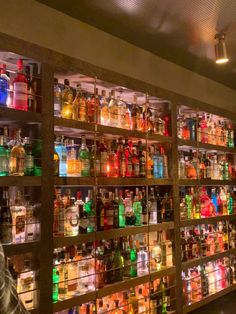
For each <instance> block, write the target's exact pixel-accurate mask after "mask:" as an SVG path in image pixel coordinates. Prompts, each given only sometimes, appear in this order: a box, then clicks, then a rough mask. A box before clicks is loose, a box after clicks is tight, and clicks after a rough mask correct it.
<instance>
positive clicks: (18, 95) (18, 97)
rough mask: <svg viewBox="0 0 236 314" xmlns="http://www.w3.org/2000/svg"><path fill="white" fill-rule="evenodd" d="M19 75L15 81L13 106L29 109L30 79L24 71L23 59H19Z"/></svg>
mask: <svg viewBox="0 0 236 314" xmlns="http://www.w3.org/2000/svg"><path fill="white" fill-rule="evenodd" d="M17 68H18V72H17V76H16V77H15V79H14V81H13V106H12V107H13V108H14V109H17V110H24V111H28V81H27V78H26V76H25V74H24V73H23V61H22V59H19V60H18V61H17Z"/></svg>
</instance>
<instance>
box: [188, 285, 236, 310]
mask: <svg viewBox="0 0 236 314" xmlns="http://www.w3.org/2000/svg"><path fill="white" fill-rule="evenodd" d="M234 290H236V283H235V284H233V285H231V286H230V287H227V288H225V289H223V290H221V291H218V292H216V293H214V294H212V295H209V296H207V297H205V298H204V299H202V300H201V301H198V302H195V303H193V304H191V305H185V306H184V308H183V314H186V313H190V312H191V311H194V310H196V309H198V308H199V307H202V306H204V305H206V304H208V303H210V302H212V301H214V300H216V299H218V298H220V297H223V296H224V295H226V294H228V293H229V292H232V291H234Z"/></svg>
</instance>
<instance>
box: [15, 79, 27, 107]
mask: <svg viewBox="0 0 236 314" xmlns="http://www.w3.org/2000/svg"><path fill="white" fill-rule="evenodd" d="M27 92H28V86H27V83H24V82H15V83H14V100H15V101H19V100H20V101H22V102H27V96H28V95H27Z"/></svg>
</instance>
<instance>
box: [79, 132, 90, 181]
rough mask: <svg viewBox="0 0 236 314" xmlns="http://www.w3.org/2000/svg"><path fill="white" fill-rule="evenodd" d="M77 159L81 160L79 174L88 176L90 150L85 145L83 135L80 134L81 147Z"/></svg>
mask: <svg viewBox="0 0 236 314" xmlns="http://www.w3.org/2000/svg"><path fill="white" fill-rule="evenodd" d="M79 159H80V161H81V176H82V177H89V176H90V152H89V149H88V147H87V145H86V138H85V135H82V136H81V147H80V150H79Z"/></svg>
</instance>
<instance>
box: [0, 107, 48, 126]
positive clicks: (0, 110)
mask: <svg viewBox="0 0 236 314" xmlns="http://www.w3.org/2000/svg"><path fill="white" fill-rule="evenodd" d="M0 120H1V121H4V123H7V124H8V123H11V124H13V125H19V126H21V125H23V124H34V123H35V124H39V123H41V122H42V116H41V114H39V113H37V112H32V111H23V110H15V109H11V108H5V107H0Z"/></svg>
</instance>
